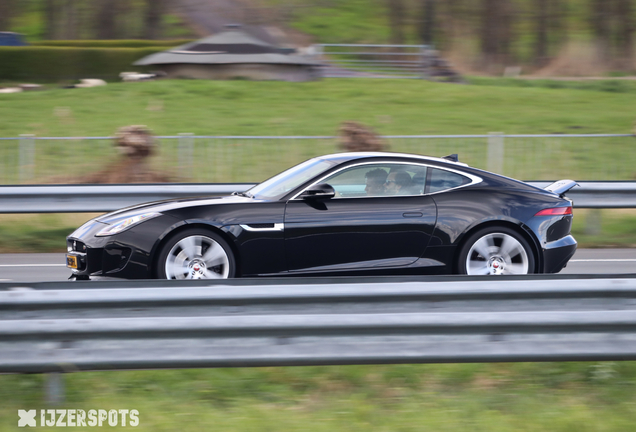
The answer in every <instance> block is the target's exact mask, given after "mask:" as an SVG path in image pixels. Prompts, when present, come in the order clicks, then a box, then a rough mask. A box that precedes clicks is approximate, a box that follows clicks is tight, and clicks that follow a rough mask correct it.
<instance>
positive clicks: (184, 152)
mask: <svg viewBox="0 0 636 432" xmlns="http://www.w3.org/2000/svg"><path fill="white" fill-rule="evenodd" d="M193 135H194V134H193V133H180V134H179V144H178V145H177V154H178V156H177V163H178V165H179V168H180V169H185V171H183V172H190V171H191V169H192V158H193V156H194V137H193Z"/></svg>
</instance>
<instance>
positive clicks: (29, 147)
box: [18, 134, 35, 183]
mask: <svg viewBox="0 0 636 432" xmlns="http://www.w3.org/2000/svg"><path fill="white" fill-rule="evenodd" d="M34 136H35V135H31V134H21V135H20V144H19V150H18V153H19V156H18V159H19V162H18V165H19V166H20V174H19V177H20V183H25V182H26V181H27V180H30V179H32V178H33V172H34V167H35V140H34V139H33V137H34Z"/></svg>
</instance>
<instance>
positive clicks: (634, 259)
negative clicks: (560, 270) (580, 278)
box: [569, 258, 636, 262]
mask: <svg viewBox="0 0 636 432" xmlns="http://www.w3.org/2000/svg"><path fill="white" fill-rule="evenodd" d="M569 262H636V258H625V259H619V258H616V259H574V260H570V261H569Z"/></svg>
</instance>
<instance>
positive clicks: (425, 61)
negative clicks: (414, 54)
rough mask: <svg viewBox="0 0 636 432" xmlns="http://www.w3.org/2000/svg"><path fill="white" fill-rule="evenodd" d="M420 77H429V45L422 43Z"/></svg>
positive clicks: (426, 78)
mask: <svg viewBox="0 0 636 432" xmlns="http://www.w3.org/2000/svg"><path fill="white" fill-rule="evenodd" d="M421 55H422V79H425V80H428V79H431V47H430V46H428V45H422V48H421Z"/></svg>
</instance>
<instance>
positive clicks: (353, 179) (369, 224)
mask: <svg viewBox="0 0 636 432" xmlns="http://www.w3.org/2000/svg"><path fill="white" fill-rule="evenodd" d="M426 170H427V167H426V166H424V165H419V164H408V163H397V162H385V163H381V162H376V163H362V164H357V165H354V166H349V167H347V168H343V169H341V170H339V171H337V172H335V173H332V174H330V175H328V176H327V177H325V178H322V179H319V180H317V181H316V182H314V183H313V184H312V185H315V184H318V183H328V184H329V185H331V186H332V187H333V188H334V189H335V192H336V196H334V197H333V198H330V199H306V198H303V193H302V192H301V193H299V194H297V195H296V196H295V197H294V198H292V199H291V200H289V201H288V203H287V205H286V209H285V253H286V260H287V266H288V270H289V271H290V272H307V271H327V270H331V271H337V270H355V269H372V268H381V267H399V266H406V265H409V264H411V263H413V262H415V261H416V260H417V259H418V258H419V257H421V256H422V255H423V253H424V251H425V249H426V247H427V245H428V242H429V240H430V238H431V235H432V233H433V230H434V228H435V221H436V218H437V211H436V206H435V202H434V201H433V200H432V199H431V198H430V197H428V196H425V195H423V191H424V182H425V178H426ZM393 172H401V173H406V174H408V176H406V175H404V174H400V177H401V178H403V179H406V178H407V177H408V182H409V183H408V184H404V185H402V187H401V190H400V191H398V192H395V191H392V192H389V191H388V188H387V187H386V185H387V183H386V179H387V178H390V177H392V176H391V173H393ZM372 183H373V184H372ZM379 183H383V186H382V187H379ZM310 187H311V186H310ZM374 187H375V189H374ZM389 193H390V194H389Z"/></svg>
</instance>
